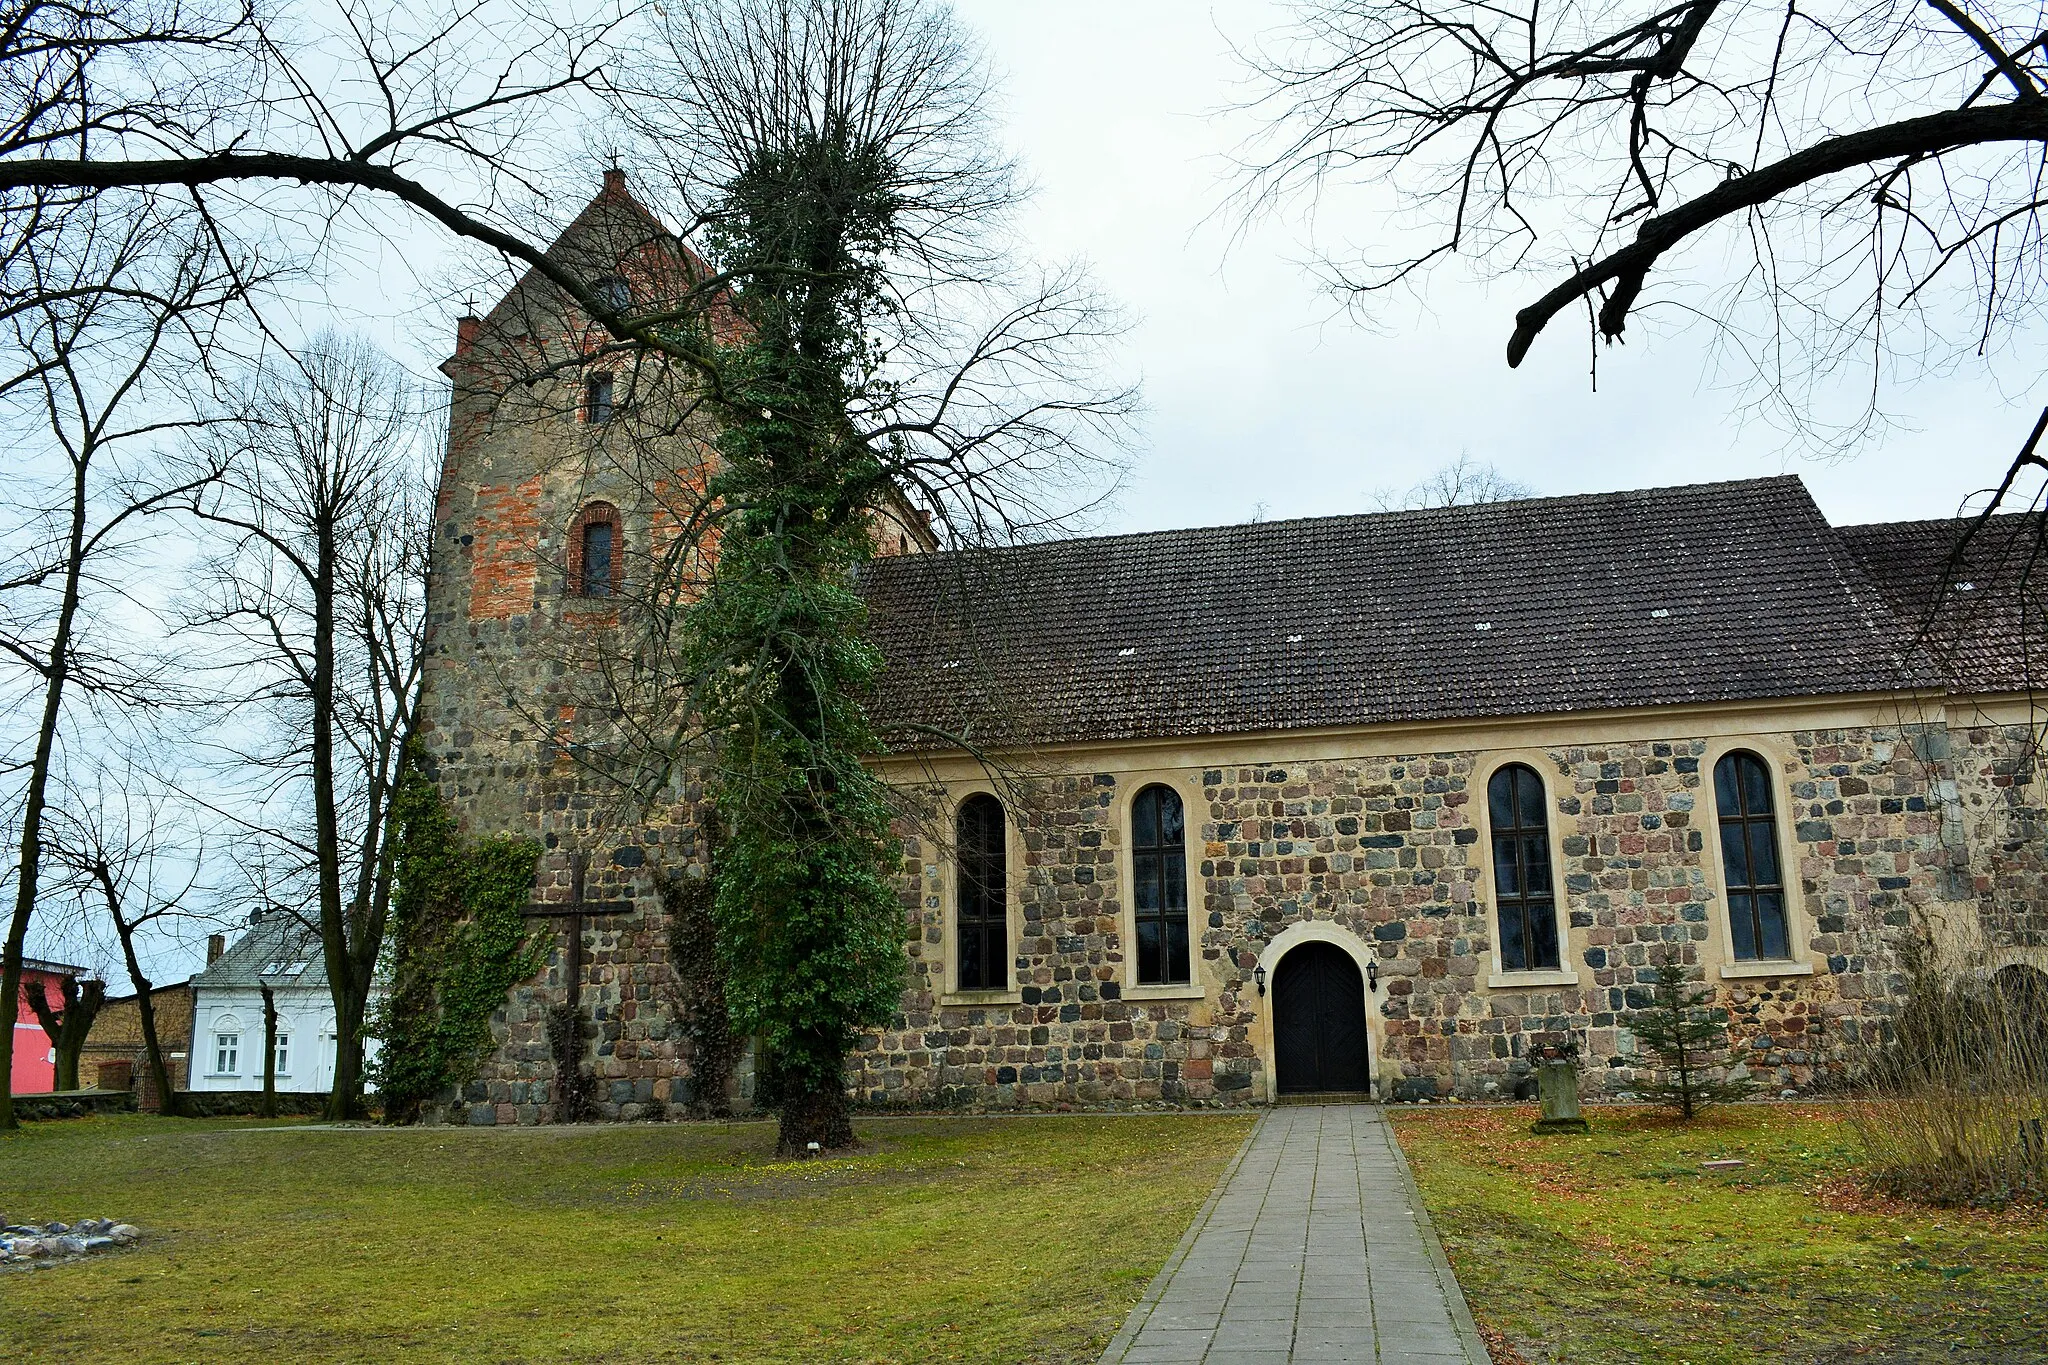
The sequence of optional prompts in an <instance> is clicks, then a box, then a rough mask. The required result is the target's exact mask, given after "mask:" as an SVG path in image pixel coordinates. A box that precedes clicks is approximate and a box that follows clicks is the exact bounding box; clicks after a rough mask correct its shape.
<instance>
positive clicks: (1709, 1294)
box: [1395, 1105, 2048, 1365]
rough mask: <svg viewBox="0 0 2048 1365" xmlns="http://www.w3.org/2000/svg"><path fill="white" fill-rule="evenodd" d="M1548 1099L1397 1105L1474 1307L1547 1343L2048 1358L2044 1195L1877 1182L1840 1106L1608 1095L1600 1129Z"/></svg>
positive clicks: (1831, 1355) (1577, 1360) (1564, 1354)
mask: <svg viewBox="0 0 2048 1365" xmlns="http://www.w3.org/2000/svg"><path fill="white" fill-rule="evenodd" d="M1535 1117H1536V1115H1535V1111H1534V1109H1533V1108H1514V1109H1460V1108H1456V1107H1451V1106H1446V1107H1442V1108H1431V1109H1426V1110H1404V1111H1401V1112H1399V1113H1397V1114H1396V1115H1395V1132H1396V1133H1397V1134H1399V1137H1400V1141H1401V1146H1402V1148H1403V1149H1404V1150H1405V1151H1406V1152H1407V1153H1408V1159H1409V1162H1410V1164H1411V1165H1412V1166H1413V1167H1414V1170H1415V1177H1416V1180H1417V1182H1418V1183H1419V1184H1420V1185H1421V1187H1422V1191H1423V1198H1424V1200H1425V1202H1426V1203H1427V1204H1428V1206H1429V1211H1430V1215H1431V1217H1432V1218H1433V1219H1434V1220H1435V1222H1436V1225H1437V1230H1438V1232H1439V1233H1440V1234H1441V1235H1442V1236H1443V1239H1444V1244H1445V1249H1446V1250H1447V1251H1448V1252H1449V1254H1450V1258H1451V1262H1452V1264H1453V1265H1454V1266H1455V1267H1456V1268H1457V1272H1458V1281H1459V1283H1460V1284H1462V1285H1463V1286H1464V1288H1465V1293H1466V1296H1467V1298H1468V1299H1469V1300H1470V1301H1471V1304H1472V1311H1473V1314H1474V1316H1476V1317H1477V1318H1478V1319H1479V1320H1480V1322H1481V1323H1482V1324H1485V1325H1487V1326H1489V1327H1491V1328H1494V1329H1498V1330H1499V1331H1501V1332H1503V1333H1505V1335H1506V1336H1507V1338H1508V1339H1509V1341H1510V1342H1512V1343H1513V1345H1514V1346H1516V1347H1517V1348H1519V1350H1520V1351H1521V1353H1522V1355H1523V1356H1524V1358H1526V1359H1527V1360H1528V1361H1530V1362H1532V1363H1534V1362H1567V1361H1568V1362H1573V1363H1574V1365H1620V1363H1621V1362H1631V1363H1633V1362H1670V1363H1671V1365H1678V1362H1686V1363H1687V1365H1723V1363H1724V1362H1725V1363H1726V1365H1737V1363H1738V1362H1740V1365H1750V1362H1755V1361H1771V1362H1809V1361H1810V1362H1828V1365H1835V1363H1836V1362H1840V1363H1841V1365H1848V1362H1852V1361H1854V1362H1868V1363H1869V1365H1908V1363H1909V1362H1912V1363H1916V1365H1917V1362H1923V1361H1924V1362H1934V1361H1941V1362H1944V1363H1945V1365H1962V1363H1964V1362H1968V1363H1969V1365H1993V1362H1996V1363H1997V1365H2009V1363H2011V1362H2021V1361H2044V1360H2048V1219H2044V1217H2043V1216H2042V1212H2041V1211H2040V1210H2024V1209H2019V1210H2008V1211H2006V1212H2003V1213H1987V1212H1979V1211H1971V1210H1949V1209H1929V1208H1923V1207H1919V1206H1915V1205H1909V1204H1900V1203H1895V1202H1892V1201H1889V1200H1885V1199H1881V1198H1875V1197H1872V1196H1870V1195H1868V1194H1867V1193H1866V1192H1865V1191H1864V1189H1863V1187H1862V1185H1861V1183H1860V1182H1859V1180H1858V1179H1857V1174H1856V1165H1857V1161H1858V1158H1859V1148H1858V1145H1857V1142H1856V1138H1855V1135H1854V1133H1853V1132H1852V1131H1851V1130H1850V1129H1849V1127H1848V1126H1847V1124H1846V1123H1845V1122H1844V1121H1843V1120H1842V1118H1841V1117H1840V1115H1839V1114H1838V1113H1837V1112H1835V1111H1833V1110H1832V1109H1830V1108H1828V1107H1825V1106H1799V1107H1790V1106H1778V1105H1739V1106H1734V1107H1731V1108H1727V1109H1719V1110H1713V1111H1710V1112H1709V1113H1708V1114H1707V1115H1706V1116H1704V1117H1703V1118H1701V1119H1700V1120H1698V1121H1696V1122H1695V1123H1694V1124H1692V1125H1691V1126H1684V1125H1680V1124H1678V1123H1676V1122H1674V1121H1672V1120H1670V1119H1668V1118H1666V1117H1665V1116H1663V1114H1661V1113H1660V1112H1657V1111H1649V1110H1641V1109H1633V1108H1630V1109H1620V1108H1615V1109H1607V1108H1593V1109H1589V1110H1588V1111H1587V1117H1588V1118H1589V1119H1590V1120H1591V1122H1592V1125H1593V1132H1592V1134H1591V1135H1590V1136H1587V1137H1574V1136H1553V1137H1536V1136H1533V1135H1532V1134H1530V1132H1529V1131H1528V1129H1529V1125H1530V1123H1532V1122H1533V1121H1534V1120H1535ZM1716 1158H1738V1159H1740V1160H1742V1161H1744V1162H1746V1163H1747V1164H1746V1165H1745V1166H1744V1167H1743V1168H1742V1169H1741V1170H1738V1171H1733V1172H1729V1173H1726V1174H1719V1173H1709V1172H1705V1171H1703V1170H1702V1169H1701V1167H1700V1163H1701V1162H1703V1161H1708V1160H1712V1159H1716Z"/></svg>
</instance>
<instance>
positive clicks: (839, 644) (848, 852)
mask: <svg viewBox="0 0 2048 1365" xmlns="http://www.w3.org/2000/svg"><path fill="white" fill-rule="evenodd" d="M892 178H893V177H892V172H891V168H890V166H889V165H888V163H887V160H886V158H885V157H884V156H882V155H881V154H880V153H879V151H878V150H877V149H875V148H871V147H865V146H862V145H861V144H860V142H859V139H857V138H855V137H854V136H852V133H851V130H850V129H847V128H836V129H835V128H834V127H833V126H832V125H830V124H828V125H827V126H826V127H824V128H822V129H819V130H816V131H814V132H811V133H808V134H806V135H804V136H798V137H792V138H790V139H789V140H787V141H786V142H782V143H779V144H777V145H773V146H769V147H764V148H762V149H761V151H760V153H759V154H758V155H757V156H756V157H755V159H754V160H753V161H752V162H751V163H750V164H749V165H747V166H746V167H745V168H744V169H743V171H742V173H741V174H740V175H739V177H738V178H737V179H736V180H735V181H734V183H733V184H732V185H730V186H729V187H728V208H729V212H728V214H727V215H726V217H725V218H724V219H723V220H722V223H721V230H720V234H719V239H718V243H719V254H720V255H721V256H722V257H723V258H724V259H726V260H727V261H730V262H733V263H736V264H737V263H744V264H745V266H746V268H747V270H748V274H749V278H750V279H752V280H753V281H754V282H753V283H752V284H751V285H750V286H749V287H748V288H747V289H746V290H744V291H743V292H742V293H740V295H739V296H738V310H739V312H740V314H741V316H742V317H743V318H744V320H745V321H746V323H747V328H748V330H747V334H746V339H745V340H744V342H743V343H742V344H741V345H739V346H737V347H735V348H732V349H731V351H730V352H729V354H728V355H727V356H726V358H725V359H726V363H725V366H724V376H723V378H724V389H725V394H724V396H723V398H722V401H720V402H719V404H718V407H719V409H720V411H719V416H720V417H721V418H722V430H721V433H720V436H719V439H718V445H719V450H720V453H721V454H723V455H724V456H725V460H726V465H725V470H724V472H722V473H721V474H720V475H719V477H718V478H717V479H716V480H714V481H713V484H712V488H711V493H712V495H713V496H714V497H715V498H717V499H719V500H720V501H722V502H723V503H725V504H726V505H728V506H730V507H732V508H734V509H735V512H736V515H735V516H734V517H733V518H732V520H731V522H730V523H729V525H728V528H727V529H726V531H725V533H724V536H723V537H722V539H721V542H720V547H719V562H718V567H717V572H716V574H715V576H714V578H713V581H712V584H711V587H710V589H709V591H708V592H707V593H706V594H705V596H704V598H703V599H702V600H701V601H700V602H699V604H698V605H697V606H696V607H695V608H693V609H692V610H691V611H690V612H689V614H688V616H687V617H686V618H685V624H686V627H687V628H688V631H689V637H690V641H691V646H692V648H693V649H694V650H695V652H696V653H697V656H698V657H697V660H696V664H697V666H696V668H695V670H694V671H695V672H696V674H697V676H699V677H705V676H717V675H718V674H719V673H720V672H721V671H723V672H724V673H725V674H726V675H727V676H729V677H730V679H731V682H730V684H729V685H727V686H724V687H722V688H719V689H716V690H714V691H713V692H712V693H711V698H712V708H711V714H710V715H709V716H708V717H707V720H709V721H710V722H711V728H712V730H713V732H714V733H716V734H718V735H719V736H720V748H719V751H718V757H717V760H716V762H715V763H714V765H713V774H714V776H713V779H712V781H711V783H710V793H711V796H712V800H713V802H714V804H715V806H716V808H717V812H718V821H719V826H720V828H721V829H722V830H723V831H724V832H725V840H724V843H723V844H722V846H721V848H720V867H719V874H718V886H717V896H716V899H715V902H714V915H715V918H716V920H717V927H718V937H719V949H720V954H721V957H722V959H723V963H724V967H725V972H726V980H727V985H726V991H727V1000H728V1004H729V1007H730V1008H731V1010H732V1012H733V1015H734V1018H735V1020H736V1021H737V1022H738V1023H739V1024H740V1026H741V1028H742V1029H743V1030H744V1031H746V1032H750V1033H755V1034H758V1035H759V1036H760V1037H761V1039H762V1043H763V1046H764V1049H765V1051H766V1054H767V1065H768V1071H769V1074H770V1081H771V1085H770V1089H771V1093H772V1094H773V1095H774V1096H775V1097H776V1098H777V1100H778V1102H779V1110H780V1117H781V1133H780V1143H779V1145H780V1147H781V1149H782V1150H783V1151H784V1152H802V1151H805V1150H808V1149H810V1148H811V1146H812V1144H816V1145H817V1146H818V1147H819V1148H833V1147H844V1146H847V1145H848V1144H850V1143H851V1142H852V1141H853V1126H852V1120H851V1117H850V1115H849V1112H848V1108H847V1101H846V1091H845V1079H844V1072H845V1065H846V1057H847V1054H848V1053H849V1052H851V1051H852V1048H853V1043H854V1040H855V1038H856V1036H857V1035H858V1032H859V1030H860V1028H861V1027H862V1026H864V1025H868V1024H872V1023H876V1022H879V1021H881V1020H883V1019H886V1018H887V1017H888V1015H889V1014H890V1012H891V1011H893V1010H894V1009H895V1007H896V1004H897V999H898V995H899V992H900V990H901V985H902V979H903V954H902V934H903V930H902V912H901V910H900V908H899V907H898V905H897V903H896V895H895V892H894V890H893V889H892V888H891V886H890V885H889V881H888V875H887V874H888V869H889V865H890V855H889V850H888V835H889V815H888V808H887V805H886V803H885V801H884V799H883V792H882V789H881V786H880V783H879V781H878V779H876V777H875V776H874V775H873V774H872V773H871V772H869V771H868V769H867V767H866V764H865V760H867V759H869V758H870V757H872V756H874V755H875V754H876V753H877V752H878V751H879V747H880V746H879V744H878V743H877V741H876V738H875V736H874V734H873V732H872V731H871V729H870V728H869V725H868V722H867V718H866V715H865V713H864V711H863V707H862V699H863V697H864V695H865V694H866V693H867V691H868V690H869V688H870V686H871V684H872V683H873V681H874V677H875V674H876V672H877V669H878V666H879V660H878V658H877V656H876V654H875V653H874V651H873V650H872V649H871V648H870V647H869V646H868V645H867V644H866V643H865V642H864V641H863V639H862V633H863V627H864V625H865V621H866V612H865V607H864V605H863V603H862V601H861V598H860V597H859V595H858V594H857V593H856V592H855V590H854V585H853V573H854V570H855V569H856V568H857V567H858V566H859V565H860V564H862V563H863V562H865V561H866V560H867V559H868V558H869V557H870V556H871V555H872V554H873V552H874V546H873V543H872V532H871V529H870V524H869V516H870V512H869V509H870V508H871V507H872V506H873V505H874V502H875V499H876V497H877V496H878V495H879V493H880V492H881V489H882V487H883V486H884V484H883V474H882V471H881V469H880V467H879V465H878V463H877V461H876V460H875V458H874V456H873V455H872V454H871V453H870V451H869V450H868V448H867V445H866V443H865V442H864V441H863V440H861V439H860V438H859V437H858V436H857V434H856V433H855V431H854V430H853V428H852V425H851V422H850V420H849V418H848V408H849V405H850V404H851V403H852V401H853V400H854V398H855V389H856V388H857V386H858V385H859V384H860V382H861V381H862V379H863V377H864V376H865V375H866V374H868V373H869V372H870V370H871V368H872V367H871V365H870V363H869V357H868V355H867V353H866V351H867V341H866V334H865V331H864V328H863V319H864V318H865V316H866V315H867V312H868V311H869V310H870V309H872V308H874V307H876V306H878V304H877V285H878V275H877V269H878V267H877V263H876V261H875V259H874V253H875V250H876V247H877V244H879V243H882V242H886V241H887V240H888V239H889V236H890V232H891V227H892V222H893V214H894V209H893V206H892V199H891V195H890V193H889V188H890V182H891V180H892ZM770 265H773V266H776V267H780V268H779V269H776V270H769V269H768V268H767V267H768V266H770Z"/></svg>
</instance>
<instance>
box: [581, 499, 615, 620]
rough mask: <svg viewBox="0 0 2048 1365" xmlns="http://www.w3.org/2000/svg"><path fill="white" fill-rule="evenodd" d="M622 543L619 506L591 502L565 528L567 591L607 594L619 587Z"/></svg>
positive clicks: (601, 595) (582, 593)
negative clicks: (567, 562) (567, 530)
mask: <svg viewBox="0 0 2048 1365" xmlns="http://www.w3.org/2000/svg"><path fill="white" fill-rule="evenodd" d="M624 558H625V544H624V537H623V536H622V535H621V534H620V528H619V509H618V508H616V507H614V506H612V505H611V504H610V503H608V502H593V503H591V504H590V506H588V507H586V508H584V509H583V511H582V512H580V513H579V514H578V515H577V517H576V521H575V523H574V524H573V525H571V526H570V528H569V574H568V578H569V585H568V586H569V592H570V593H571V594H572V595H574V596H577V597H611V596H614V595H615V594H617V592H618V591H619V584H620V581H621V574H620V570H621V569H622V568H623V567H624V563H623V561H624Z"/></svg>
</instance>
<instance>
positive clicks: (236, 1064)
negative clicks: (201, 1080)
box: [213, 1014, 260, 1076]
mask: <svg viewBox="0 0 2048 1365" xmlns="http://www.w3.org/2000/svg"><path fill="white" fill-rule="evenodd" d="M259 1050H260V1049H259ZM241 1071H242V1021H241V1020H239V1019H237V1018H236V1017H235V1016H234V1015H232V1014H221V1015H216V1016H215V1017H214V1020H213V1074H214V1075H216V1076H238V1075H240V1074H241Z"/></svg>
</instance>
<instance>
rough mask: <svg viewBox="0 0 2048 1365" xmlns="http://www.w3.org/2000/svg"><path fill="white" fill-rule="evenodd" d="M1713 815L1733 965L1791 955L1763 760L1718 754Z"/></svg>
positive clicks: (1737, 753)
mask: <svg viewBox="0 0 2048 1365" xmlns="http://www.w3.org/2000/svg"><path fill="white" fill-rule="evenodd" d="M1714 811H1715V814H1716V816H1717V818H1718V819H1719V822H1720V826H1721V877H1722V882H1723V883H1724V885H1725V888H1726V890H1727V892H1728V934H1729V939H1730V947H1731V948H1732V950H1733V952H1734V954H1735V959H1736V961H1738V962H1740V961H1745V960H1747V961H1752V962H1758V961H1761V962H1776V961H1779V960H1781V959H1784V958H1789V957H1791V956H1792V935H1791V930H1790V927H1789V926H1788V924H1787V922H1786V918H1785V874H1784V870H1783V868H1782V867H1781V865H1780V862H1779V858H1778V819H1777V814H1776V812H1775V811H1774V810H1772V808H1771V770H1770V769H1769V768H1767V767H1765V766H1764V761H1763V760H1762V759H1761V758H1758V757H1757V756H1756V755H1755V754H1752V753H1749V752H1748V751H1746V750H1743V749H1737V750H1734V751H1733V752H1731V753H1726V754H1723V755H1722V756H1721V761H1720V762H1718V763H1716V764H1715V765H1714Z"/></svg>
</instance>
